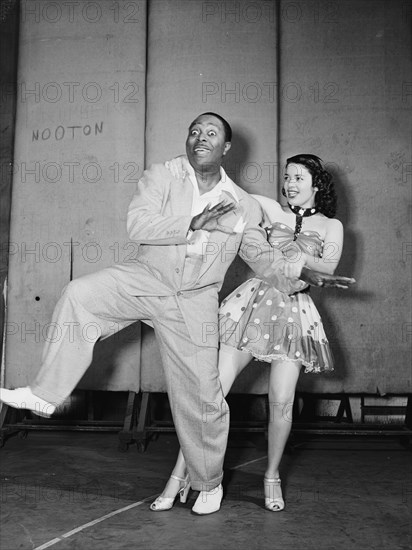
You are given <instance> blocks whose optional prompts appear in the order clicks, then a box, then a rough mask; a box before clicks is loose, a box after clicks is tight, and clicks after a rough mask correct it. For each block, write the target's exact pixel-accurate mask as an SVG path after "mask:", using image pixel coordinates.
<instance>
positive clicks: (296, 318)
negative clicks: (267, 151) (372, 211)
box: [219, 154, 343, 512]
mask: <svg viewBox="0 0 412 550" xmlns="http://www.w3.org/2000/svg"><path fill="white" fill-rule="evenodd" d="M282 193H283V195H284V196H285V197H286V198H287V201H288V204H287V205H286V206H281V205H280V204H279V203H278V202H276V201H274V200H272V199H269V198H267V197H262V196H255V198H256V199H257V200H258V201H259V202H260V204H261V205H262V208H263V210H264V213H265V219H266V222H267V223H266V224H265V227H266V231H267V235H268V240H269V242H270V244H271V245H272V246H273V247H275V248H278V249H279V250H282V252H283V253H284V255H286V256H288V257H289V259H290V260H291V261H293V259H294V258H299V257H300V256H301V255H302V254H304V255H305V260H306V265H307V266H308V267H309V268H313V269H315V270H317V271H323V272H325V273H330V274H332V273H333V272H334V271H335V269H336V267H337V265H338V262H339V260H340V257H341V253H342V244H343V228H342V224H341V222H340V221H338V220H336V219H334V216H335V212H336V194H335V190H334V186H333V182H332V178H331V175H330V174H329V173H328V172H327V171H326V170H325V169H324V167H323V165H322V162H321V160H320V159H319V158H318V157H316V156H315V155H307V154H301V155H296V156H294V157H291V158H289V159H288V160H287V163H286V168H285V175H284V186H283V189H282ZM219 322H220V341H221V348H220V352H219V377H220V379H221V381H222V389H223V391H224V392H225V395H226V394H227V393H228V391H229V389H230V387H231V386H232V384H233V381H234V380H235V378H236V376H237V375H238V374H239V373H240V372H241V371H242V370H243V368H244V367H245V366H246V365H248V364H249V363H250V360H251V359H252V358H256V359H259V360H261V361H267V362H269V363H271V371H270V379H269V391H268V394H269V404H270V408H269V409H270V419H269V425H268V464H267V468H266V472H265V478H264V491H265V507H266V508H267V509H268V510H270V511H273V512H277V511H280V510H283V508H284V506H285V504H284V501H283V498H282V491H281V487H280V478H279V464H280V461H281V458H282V455H283V451H284V448H285V445H286V442H287V439H288V436H289V433H290V428H291V422H290V410H291V407H292V404H293V401H294V396H295V390H296V384H297V381H298V378H299V374H300V371H301V369H302V367H303V368H304V370H305V372H311V373H320V372H324V371H331V370H333V359H332V355H331V351H330V348H329V343H328V340H327V338H326V335H325V332H324V329H323V325H322V321H321V318H320V315H319V313H318V310H317V309H316V307H315V305H314V303H313V301H312V299H311V297H310V296H309V293H308V290H307V289H306V290H303V291H302V292H298V293H296V294H294V295H292V296H288V295H287V294H285V293H283V292H280V291H279V290H277V289H276V288H274V287H273V286H270V285H268V284H267V283H266V282H265V281H263V280H261V279H258V278H253V279H250V280H248V281H246V282H245V283H243V284H242V285H241V286H240V287H239V288H238V289H236V290H235V291H234V292H233V293H232V294H231V295H230V296H228V297H227V298H226V299H225V300H224V301H223V302H222V305H221V308H220V311H219ZM256 368H259V367H256Z"/></svg>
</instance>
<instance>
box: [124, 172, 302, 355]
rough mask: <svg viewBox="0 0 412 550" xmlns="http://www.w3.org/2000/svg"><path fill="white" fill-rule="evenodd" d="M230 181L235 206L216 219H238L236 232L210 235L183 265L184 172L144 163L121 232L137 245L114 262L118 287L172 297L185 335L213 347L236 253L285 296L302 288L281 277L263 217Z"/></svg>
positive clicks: (187, 196)
mask: <svg viewBox="0 0 412 550" xmlns="http://www.w3.org/2000/svg"><path fill="white" fill-rule="evenodd" d="M232 183H233V182H232ZM233 186H234V188H235V191H236V193H237V196H238V197H239V203H238V205H237V207H236V209H235V210H234V211H233V212H229V213H228V214H226V215H225V216H224V217H223V218H221V219H220V223H222V224H223V225H224V226H225V227H228V228H234V227H235V226H236V224H238V222H239V219H240V217H242V219H243V222H244V224H245V226H244V229H243V232H240V233H235V232H231V233H224V232H222V231H212V232H210V237H209V241H208V243H207V244H206V245H205V246H204V254H203V256H198V257H197V258H196V259H195V260H194V259H193V258H191V260H190V262H191V266H190V270H189V269H188V268H187V264H186V253H187V242H188V241H187V235H188V231H189V226H190V223H191V220H192V214H191V208H192V197H193V184H192V182H191V180H190V179H189V177H188V176H186V177H185V178H184V179H175V178H174V177H173V176H172V174H171V173H170V171H169V170H168V169H167V168H166V167H165V166H163V165H160V164H155V165H152V166H151V167H150V168H149V169H148V170H145V172H144V174H143V176H142V178H141V179H140V181H139V183H138V186H137V192H136V195H135V196H134V197H133V199H132V201H131V203H130V206H129V211H128V216H127V229H128V234H129V237H130V239H132V240H133V241H136V242H137V243H138V244H139V251H138V254H137V258H136V261H135V263H132V264H131V263H128V264H123V265H121V266H118V267H119V268H120V270H121V271H122V276H121V279H122V281H121V282H122V284H124V285H125V287H126V289H127V291H128V292H129V293H130V294H131V295H134V296H170V295H173V294H174V295H176V297H177V299H178V303H179V306H180V310H181V312H182V314H183V317H184V320H185V323H186V325H187V328H188V331H189V334H190V336H191V338H192V340H193V341H194V342H195V343H196V344H197V345H200V346H213V347H215V346H218V330H217V311H218V292H219V290H220V288H221V286H222V283H223V279H224V276H225V274H226V271H227V269H228V267H229V266H230V264H231V263H232V261H233V260H234V258H235V256H236V254H237V253H238V252H239V254H240V256H241V258H242V259H243V260H244V261H245V262H246V263H247V264H248V265H249V266H250V267H251V268H252V269H253V270H254V271H255V273H256V274H257V275H258V276H259V277H261V278H264V279H266V280H268V281H269V282H270V283H271V284H273V285H274V286H276V288H278V289H279V290H281V291H284V292H287V293H293V292H296V291H297V290H299V289H300V288H302V286H304V283H302V281H295V282H292V281H291V280H290V279H287V278H286V277H285V275H284V273H283V267H284V258H283V255H282V253H281V252H279V251H277V250H275V249H273V248H272V247H271V246H270V245H269V244H268V242H267V240H266V233H265V231H264V229H263V228H262V227H261V226H260V225H259V224H260V223H261V221H262V219H263V215H262V210H261V207H260V205H259V203H258V202H257V201H256V200H255V199H253V198H252V197H251V196H250V195H248V194H247V193H246V192H245V191H243V190H242V189H241V188H240V187H238V186H237V185H236V184H235V183H233ZM193 261H195V263H196V269H193ZM185 264H186V270H185ZM188 273H190V275H191V277H190V278H189V277H188Z"/></svg>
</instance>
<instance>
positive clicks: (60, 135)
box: [32, 122, 103, 141]
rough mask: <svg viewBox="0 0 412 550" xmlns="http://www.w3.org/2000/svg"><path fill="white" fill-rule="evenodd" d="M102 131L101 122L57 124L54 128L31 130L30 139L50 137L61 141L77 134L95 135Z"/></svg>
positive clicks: (77, 135) (41, 139)
mask: <svg viewBox="0 0 412 550" xmlns="http://www.w3.org/2000/svg"><path fill="white" fill-rule="evenodd" d="M102 133H103V122H99V123H97V122H96V123H95V125H94V127H93V126H91V125H90V124H85V125H74V126H62V125H59V126H57V127H56V128H55V129H53V128H44V129H43V130H39V129H36V130H33V133H32V141H47V140H48V139H52V140H55V141H61V140H62V139H64V138H66V139H74V138H75V137H76V138H78V137H79V136H97V135H98V134H102Z"/></svg>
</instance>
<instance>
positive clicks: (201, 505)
mask: <svg viewBox="0 0 412 550" xmlns="http://www.w3.org/2000/svg"><path fill="white" fill-rule="evenodd" d="M222 498H223V487H222V484H220V485H218V486H217V487H215V488H214V489H212V490H211V491H200V493H199V496H198V497H197V499H196V502H195V504H194V506H193V508H192V513H193V514H196V515H197V516H206V515H207V514H213V513H214V512H218V511H219V510H220V503H221V502H222Z"/></svg>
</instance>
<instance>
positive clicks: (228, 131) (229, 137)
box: [189, 113, 232, 141]
mask: <svg viewBox="0 0 412 550" xmlns="http://www.w3.org/2000/svg"><path fill="white" fill-rule="evenodd" d="M205 115H208V116H214V117H216V118H217V119H219V120H220V122H221V123H222V124H223V129H224V131H225V141H232V128H231V127H230V124H229V123H228V121H227V120H225V119H224V118H223V117H222V116H220V115H218V114H217V113H202V114H201V115H199V116H197V117H196V119H195V120H197V119H198V118H199V117H201V116H205ZM193 122H194V121H193ZM193 122H192V124H191V125H190V126H189V128H191V127H192V125H193Z"/></svg>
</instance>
